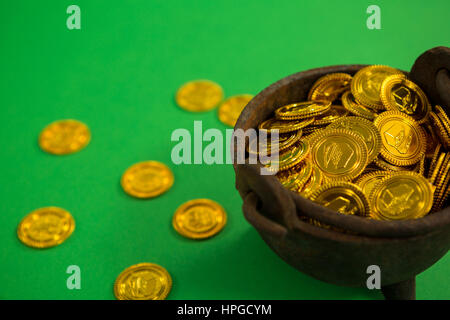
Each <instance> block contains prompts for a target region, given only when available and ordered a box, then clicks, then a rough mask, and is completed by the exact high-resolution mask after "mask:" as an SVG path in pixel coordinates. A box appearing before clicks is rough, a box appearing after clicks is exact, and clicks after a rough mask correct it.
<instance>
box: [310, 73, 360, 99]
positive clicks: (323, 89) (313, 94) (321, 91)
mask: <svg viewBox="0 0 450 320" xmlns="http://www.w3.org/2000/svg"><path fill="white" fill-rule="evenodd" d="M350 81H352V76H351V75H349V74H347V73H330V74H327V75H325V76H323V77H320V78H319V79H318V80H317V81H316V82H315V83H314V84H313V86H312V88H311V90H310V91H309V94H308V100H310V101H314V100H324V101H334V100H336V99H337V98H338V97H339V95H340V94H342V93H343V92H344V91H346V90H349V89H350Z"/></svg>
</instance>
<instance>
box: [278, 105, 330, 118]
mask: <svg viewBox="0 0 450 320" xmlns="http://www.w3.org/2000/svg"><path fill="white" fill-rule="evenodd" d="M330 106H331V102H330V101H305V102H298V103H292V104H288V105H287V106H284V107H281V108H278V109H277V110H275V116H276V118H277V119H281V120H293V119H305V118H311V117H314V116H317V115H319V114H323V113H325V112H327V111H328V110H330Z"/></svg>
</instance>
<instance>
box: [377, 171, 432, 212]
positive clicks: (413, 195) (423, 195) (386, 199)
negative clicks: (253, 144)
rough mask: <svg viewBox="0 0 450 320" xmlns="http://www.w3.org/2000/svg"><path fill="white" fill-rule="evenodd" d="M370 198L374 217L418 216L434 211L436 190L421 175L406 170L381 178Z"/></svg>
mask: <svg viewBox="0 0 450 320" xmlns="http://www.w3.org/2000/svg"><path fill="white" fill-rule="evenodd" d="M369 199H370V204H371V212H372V218H374V219H378V220H405V219H417V218H421V217H423V216H425V215H426V214H427V213H428V212H429V211H430V209H431V206H432V204H433V190H432V188H431V184H430V183H429V182H428V181H427V179H425V178H424V177H422V176H421V175H420V174H417V173H414V172H408V171H402V172H397V173H393V174H392V176H390V177H386V178H385V179H383V180H382V181H380V182H379V183H378V184H377V185H376V186H375V188H374V189H373V191H372V193H371V195H370V197H369Z"/></svg>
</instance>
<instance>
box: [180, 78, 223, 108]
mask: <svg viewBox="0 0 450 320" xmlns="http://www.w3.org/2000/svg"><path fill="white" fill-rule="evenodd" d="M222 99H223V90H222V88H221V87H220V86H219V85H218V84H217V83H215V82H213V81H209V80H194V81H190V82H188V83H185V84H184V85H182V86H181V87H180V89H178V91H177V94H176V97H175V100H176V102H177V104H178V105H179V106H180V107H181V108H183V109H185V110H187V111H192V112H203V111H209V110H211V109H214V108H215V107H216V106H217V105H218V104H219V102H220V101H222Z"/></svg>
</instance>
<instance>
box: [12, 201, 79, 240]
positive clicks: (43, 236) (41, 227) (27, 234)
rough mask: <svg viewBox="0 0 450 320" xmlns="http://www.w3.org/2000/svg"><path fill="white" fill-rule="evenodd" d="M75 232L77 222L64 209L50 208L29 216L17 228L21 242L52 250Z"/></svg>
mask: <svg viewBox="0 0 450 320" xmlns="http://www.w3.org/2000/svg"><path fill="white" fill-rule="evenodd" d="M74 230H75V220H74V219H73V217H72V215H71V214H70V213H69V212H67V211H66V210H64V209H61V208H57V207H48V208H41V209H37V210H35V211H33V212H31V213H30V214H28V215H27V216H26V217H25V218H23V220H22V221H21V222H20V224H19V226H18V227H17V236H18V237H19V239H20V241H22V242H23V243H24V244H26V245H27V246H29V247H33V248H50V247H54V246H57V245H59V244H61V243H63V242H64V241H65V240H66V239H67V238H69V237H70V235H71V234H72V232H73V231H74Z"/></svg>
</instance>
